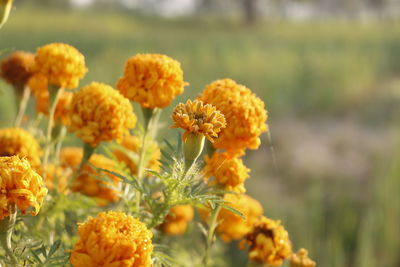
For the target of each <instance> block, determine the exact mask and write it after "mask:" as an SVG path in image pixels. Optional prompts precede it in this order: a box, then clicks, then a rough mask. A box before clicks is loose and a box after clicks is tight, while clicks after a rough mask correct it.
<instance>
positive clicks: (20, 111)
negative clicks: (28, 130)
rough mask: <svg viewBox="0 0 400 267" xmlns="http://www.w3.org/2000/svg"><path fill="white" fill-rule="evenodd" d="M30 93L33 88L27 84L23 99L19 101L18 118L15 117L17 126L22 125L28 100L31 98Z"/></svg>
mask: <svg viewBox="0 0 400 267" xmlns="http://www.w3.org/2000/svg"><path fill="white" fill-rule="evenodd" d="M30 95H31V89H29V87H28V86H25V87H24V92H23V93H22V98H21V101H20V103H19V109H18V114H17V118H16V119H15V127H20V126H21V123H22V119H23V118H24V114H25V111H26V107H27V105H28V100H29V97H30Z"/></svg>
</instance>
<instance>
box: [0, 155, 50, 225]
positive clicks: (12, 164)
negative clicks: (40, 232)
mask: <svg viewBox="0 0 400 267" xmlns="http://www.w3.org/2000/svg"><path fill="white" fill-rule="evenodd" d="M46 194H47V189H46V187H45V186H44V183H43V179H42V177H41V176H40V175H39V174H37V173H36V172H35V171H34V170H33V169H32V168H31V166H30V164H29V162H28V160H26V159H25V158H22V159H21V158H19V157H18V156H11V157H0V220H3V219H4V218H5V217H7V216H9V215H10V210H9V208H10V206H11V205H13V204H15V205H17V207H18V208H19V209H20V210H21V212H22V214H26V212H27V209H28V208H29V207H33V210H32V211H31V214H32V215H34V216H35V215H37V214H38V212H39V211H40V207H41V206H42V203H43V199H44V197H45V196H46Z"/></svg>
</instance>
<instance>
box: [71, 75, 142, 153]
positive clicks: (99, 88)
mask: <svg viewBox="0 0 400 267" xmlns="http://www.w3.org/2000/svg"><path fill="white" fill-rule="evenodd" d="M69 114H70V118H71V123H70V127H69V130H70V131H72V132H75V133H76V135H77V136H78V137H79V138H81V139H82V140H83V141H84V142H85V143H88V144H90V145H91V146H93V147H95V146H97V145H98V144H99V143H100V142H101V141H112V140H117V141H121V140H122V138H123V137H124V135H126V134H128V131H129V130H128V129H130V128H133V127H135V124H136V116H135V114H134V113H133V109H132V106H131V104H130V103H129V101H128V99H126V98H124V97H123V96H122V95H121V94H120V93H119V92H118V91H116V90H114V89H113V88H112V87H110V86H108V85H105V84H102V83H96V82H92V83H91V84H89V85H87V86H85V87H83V88H82V89H81V90H80V91H79V92H77V93H76V94H74V97H73V99H72V102H71V105H70V112H69Z"/></svg>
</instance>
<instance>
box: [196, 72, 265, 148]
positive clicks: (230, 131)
mask: <svg viewBox="0 0 400 267" xmlns="http://www.w3.org/2000/svg"><path fill="white" fill-rule="evenodd" d="M198 99H199V100H201V101H203V102H204V103H206V104H211V105H214V106H215V107H216V108H217V109H218V110H219V111H221V113H222V114H224V116H225V119H226V123H227V127H226V128H225V129H223V130H222V132H221V133H220V134H219V137H218V139H216V140H215V142H214V146H215V147H216V148H221V149H225V150H228V151H231V153H233V152H235V153H243V151H244V149H247V148H250V149H257V148H258V147H259V145H260V138H259V136H260V135H261V134H262V133H263V132H265V131H266V130H267V125H266V120H267V111H266V110H265V107H264V102H263V101H262V100H261V99H260V98H258V97H257V96H256V95H255V94H253V93H252V92H251V90H250V89H248V88H246V87H245V86H243V85H240V84H237V83H236V82H235V81H233V80H230V79H224V80H217V81H214V82H213V83H211V84H209V85H208V86H207V87H206V88H205V89H204V91H203V92H202V94H201V95H200V96H199V97H198Z"/></svg>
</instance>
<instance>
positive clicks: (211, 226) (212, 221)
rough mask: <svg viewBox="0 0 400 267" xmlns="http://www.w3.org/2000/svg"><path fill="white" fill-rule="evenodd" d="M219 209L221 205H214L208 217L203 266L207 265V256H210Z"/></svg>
mask: <svg viewBox="0 0 400 267" xmlns="http://www.w3.org/2000/svg"><path fill="white" fill-rule="evenodd" d="M220 210H221V206H220V205H218V204H217V205H216V207H215V208H214V209H213V210H212V211H211V218H210V223H209V226H208V233H207V238H206V250H205V254H204V260H203V262H204V267H207V266H208V261H209V257H210V249H211V246H212V244H213V240H214V234H215V230H216V229H217V226H218V224H217V218H218V214H219V212H220Z"/></svg>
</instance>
